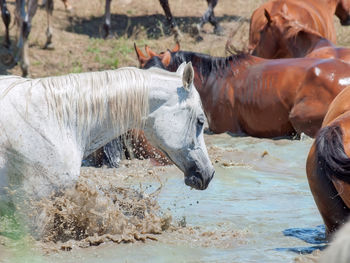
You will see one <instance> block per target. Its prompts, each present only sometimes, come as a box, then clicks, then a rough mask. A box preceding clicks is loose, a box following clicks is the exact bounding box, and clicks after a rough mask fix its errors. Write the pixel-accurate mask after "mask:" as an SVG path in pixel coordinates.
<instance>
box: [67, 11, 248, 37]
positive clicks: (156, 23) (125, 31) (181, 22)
mask: <svg viewBox="0 0 350 263" xmlns="http://www.w3.org/2000/svg"><path fill="white" fill-rule="evenodd" d="M175 19H176V23H177V24H178V26H179V28H180V30H181V31H182V32H185V33H191V30H192V26H193V25H195V24H198V23H199V22H200V17H176V18H175ZM217 19H218V21H219V22H224V21H225V22H230V21H243V22H247V21H249V20H248V19H246V18H244V17H240V16H235V15H233V16H228V15H225V16H221V17H217ZM69 20H70V25H69V26H68V28H66V30H67V31H69V32H74V33H77V34H85V35H88V36H90V37H94V38H101V37H102V30H101V29H102V24H103V22H104V17H103V16H100V17H91V18H79V17H74V16H71V17H69ZM141 32H146V35H147V37H148V38H151V39H152V38H153V39H158V38H160V37H162V36H164V35H170V34H171V31H170V27H169V26H168V23H167V20H166V18H165V16H164V15H159V14H157V15H151V16H127V15H117V14H112V15H111V35H112V36H126V37H128V38H129V37H132V36H134V37H136V38H137V35H138V34H139V33H141Z"/></svg>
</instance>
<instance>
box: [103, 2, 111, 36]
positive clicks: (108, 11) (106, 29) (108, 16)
mask: <svg viewBox="0 0 350 263" xmlns="http://www.w3.org/2000/svg"><path fill="white" fill-rule="evenodd" d="M111 2H112V0H106V6H105V22H104V24H103V28H102V37H103V38H107V37H108V36H109V32H110V29H111Z"/></svg>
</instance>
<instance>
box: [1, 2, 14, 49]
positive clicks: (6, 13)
mask: <svg viewBox="0 0 350 263" xmlns="http://www.w3.org/2000/svg"><path fill="white" fill-rule="evenodd" d="M0 7H1V17H2V21H4V24H5V28H6V31H5V42H4V46H5V47H6V48H9V47H10V45H11V41H10V33H9V26H10V22H11V14H10V12H9V10H8V9H7V3H6V0H0Z"/></svg>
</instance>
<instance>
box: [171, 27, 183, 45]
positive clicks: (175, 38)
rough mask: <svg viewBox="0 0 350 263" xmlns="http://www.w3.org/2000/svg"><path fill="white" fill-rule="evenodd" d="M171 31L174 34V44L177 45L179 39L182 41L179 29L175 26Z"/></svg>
mask: <svg viewBox="0 0 350 263" xmlns="http://www.w3.org/2000/svg"><path fill="white" fill-rule="evenodd" d="M172 31H173V34H174V40H175V42H176V43H179V42H180V41H181V39H182V34H181V31H180V29H179V28H178V27H177V26H175V27H174V28H173V29H172Z"/></svg>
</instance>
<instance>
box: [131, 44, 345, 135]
mask: <svg viewBox="0 0 350 263" xmlns="http://www.w3.org/2000/svg"><path fill="white" fill-rule="evenodd" d="M135 49H136V53H137V56H138V59H139V61H140V65H141V67H142V66H144V65H145V64H146V63H147V62H149V61H150V60H152V59H153V58H154V56H157V57H158V58H160V59H161V61H162V62H163V65H164V66H165V67H166V69H168V70H170V71H175V70H176V68H177V67H178V66H179V65H180V64H181V63H182V62H183V61H188V62H190V61H191V62H192V65H193V68H194V71H195V80H194V81H195V85H196V88H197V90H198V92H199V94H200V96H201V100H202V103H203V108H204V111H205V113H206V116H207V118H208V123H209V128H210V130H212V131H213V132H214V133H222V132H226V131H229V132H233V133H245V134H248V135H251V136H257V137H278V136H290V135H294V134H296V133H297V134H300V133H301V132H303V133H305V134H307V135H308V136H312V137H313V136H315V134H316V132H317V131H318V130H319V128H320V127H321V123H322V120H323V117H324V115H325V114H326V112H327V109H328V105H329V104H330V103H331V102H332V100H333V99H334V97H335V96H336V95H337V94H338V93H339V92H340V91H341V90H342V89H343V88H344V87H345V86H347V85H348V84H349V83H348V82H347V80H349V78H350V65H349V64H347V63H345V62H343V61H340V60H334V59H327V60H325V59H314V58H295V59H279V60H265V59H262V58H259V57H255V56H251V55H249V54H241V55H233V56H229V57H211V56H209V55H204V54H200V53H194V52H186V51H178V49H179V46H177V48H175V49H174V50H173V52H170V51H166V52H163V53H161V54H160V55H157V54H156V53H155V52H152V51H151V50H150V49H149V48H148V47H147V49H146V51H147V54H148V55H149V57H147V56H145V55H144V54H143V53H142V52H141V50H140V49H139V48H137V47H136V46H135ZM174 51H175V52H174ZM152 56H153V58H152ZM228 120H229V121H228Z"/></svg>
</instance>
